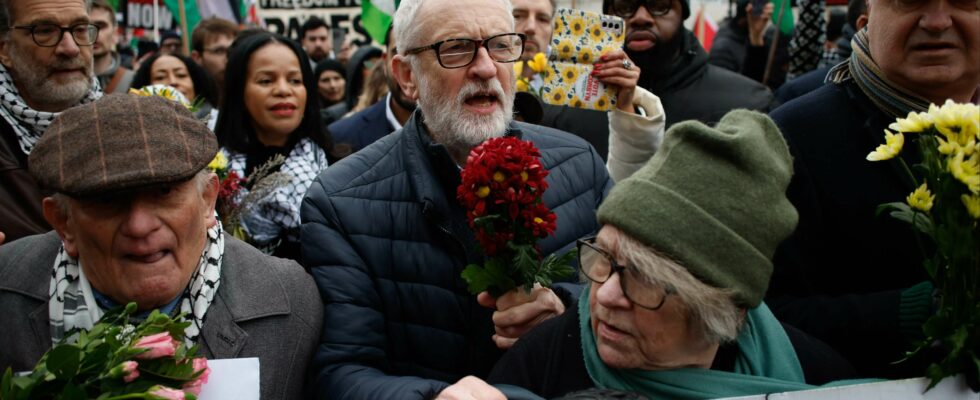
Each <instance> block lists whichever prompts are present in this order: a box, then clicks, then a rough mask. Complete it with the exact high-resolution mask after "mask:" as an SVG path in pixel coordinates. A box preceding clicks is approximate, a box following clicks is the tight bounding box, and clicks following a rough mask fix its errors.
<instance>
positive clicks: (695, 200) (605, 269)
mask: <svg viewBox="0 0 980 400" xmlns="http://www.w3.org/2000/svg"><path fill="white" fill-rule="evenodd" d="M791 175H792V162H791V159H790V156H789V152H788V150H787V147H786V143H785V142H784V141H783V139H782V135H780V133H779V131H778V130H777V129H776V127H775V125H774V124H773V122H772V121H771V120H770V119H769V118H768V117H767V116H765V115H763V114H759V113H755V112H750V111H733V112H731V113H729V114H728V115H726V116H725V117H724V118H723V119H722V120H721V122H719V123H718V125H717V127H715V128H714V129H712V128H709V127H707V126H705V125H703V124H701V123H698V122H685V123H680V124H677V125H676V126H674V127H672V128H671V129H670V130H669V131H668V132H667V134H666V136H665V139H664V144H663V147H662V148H661V149H660V150H659V151H658V153H657V154H656V155H655V156H654V157H653V158H652V159H651V160H650V161H649V162H648V163H647V165H646V166H644V167H643V168H641V169H640V170H639V171H637V172H636V173H635V174H633V175H632V176H631V177H629V178H628V179H625V180H623V181H622V182H620V183H619V184H617V186H615V187H614V188H613V189H612V191H611V192H610V194H609V197H607V198H606V201H605V202H604V203H603V204H602V206H600V207H599V210H598V218H599V222H601V223H602V224H603V228H602V229H601V230H600V231H599V234H598V236H596V237H594V238H589V239H584V240H580V241H579V262H580V267H581V271H582V275H583V278H584V279H587V281H589V282H590V284H589V286H588V287H587V290H584V291H583V293H582V296H581V297H580V299H579V303H578V307H577V309H574V310H573V309H570V310H569V312H566V313H564V315H562V316H560V317H558V318H554V319H552V320H550V321H547V322H545V323H543V324H541V325H540V326H539V327H538V328H536V329H535V330H534V331H532V332H529V333H528V334H527V335H525V336H524V337H522V338H521V340H520V341H518V342H517V344H515V346H514V347H513V348H512V349H511V350H510V351H509V352H508V353H507V354H505V355H504V357H503V358H502V359H501V360H500V361H499V362H498V364H497V365H496V367H495V368H494V370H493V372H492V373H491V374H490V376H489V379H488V381H489V382H490V383H506V384H514V385H518V386H522V387H525V388H527V389H530V390H532V391H534V392H535V393H537V394H538V395H541V396H544V397H554V396H560V395H563V394H565V393H568V392H571V391H575V390H581V389H585V388H590V387H598V388H605V389H617V390H626V391H631V392H636V393H639V394H642V395H645V396H648V397H649V398H670V399H707V398H718V397H731V396H746V395H756V394H766V393H776V392H785V391H794V390H802V389H808V388H812V387H814V386H813V385H816V384H824V383H827V382H830V381H838V380H840V379H846V378H851V377H854V376H855V375H856V374H855V372H854V370H853V368H852V367H851V366H850V364H848V363H847V361H845V360H844V359H843V358H842V357H840V356H839V355H837V354H836V352H834V351H833V350H832V349H831V348H830V347H828V346H827V345H825V344H823V343H821V342H819V341H817V340H815V339H813V338H810V337H807V336H806V335H805V334H803V333H802V332H800V331H798V330H796V329H794V328H792V327H789V326H786V325H783V324H780V323H779V321H777V320H776V319H775V317H773V315H772V313H771V312H770V311H769V309H768V308H767V307H766V305H765V304H764V303H762V297H763V295H764V294H765V290H766V287H767V285H768V283H769V278H770V276H771V275H772V262H771V259H772V254H773V252H774V251H775V249H776V246H777V245H778V244H779V243H780V242H781V241H782V240H783V239H785V238H786V237H787V236H788V235H789V234H790V233H791V232H792V231H793V229H794V228H795V227H796V221H797V214H796V210H795V209H794V208H793V206H792V205H791V204H790V203H789V201H788V200H787V199H786V196H785V192H786V186H787V184H788V183H789V179H790V176H791Z"/></svg>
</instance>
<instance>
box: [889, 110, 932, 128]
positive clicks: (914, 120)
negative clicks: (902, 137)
mask: <svg viewBox="0 0 980 400" xmlns="http://www.w3.org/2000/svg"><path fill="white" fill-rule="evenodd" d="M931 127H932V118H931V117H930V116H929V113H917V112H914V111H913V112H909V115H908V117H905V118H899V119H898V120H896V121H895V122H893V123H891V125H888V129H891V130H893V131H895V132H902V133H914V132H922V131H925V130H926V129H929V128H931Z"/></svg>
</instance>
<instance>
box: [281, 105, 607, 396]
mask: <svg viewBox="0 0 980 400" xmlns="http://www.w3.org/2000/svg"><path fill="white" fill-rule="evenodd" d="M419 116H420V114H419V113H418V112H416V113H415V114H414V115H413V117H412V118H411V119H410V120H409V121H408V123H407V124H406V125H405V128H404V129H402V130H400V131H398V132H395V133H392V134H390V135H388V136H386V137H384V138H382V139H381V140H379V141H377V142H375V143H374V144H372V145H371V146H368V147H367V148H365V149H363V150H361V151H359V152H357V153H355V154H354V155H352V156H350V157H348V158H346V159H344V160H343V161H342V162H339V163H337V164H335V165H333V166H331V167H330V168H329V169H327V170H326V171H324V173H322V174H321V175H320V177H319V178H318V179H317V180H316V181H315V182H314V183H313V186H312V187H311V188H310V190H309V193H308V194H307V197H306V199H305V200H304V201H303V207H302V213H301V214H302V220H303V225H302V228H301V235H302V246H303V247H302V252H303V259H304V261H305V265H306V266H308V267H310V268H311V270H312V273H313V276H314V278H315V280H316V283H317V286H318V287H319V290H320V294H321V296H322V297H323V301H324V321H323V323H324V327H323V334H322V339H321V343H320V347H319V349H318V351H317V354H316V356H315V358H314V361H313V364H312V368H313V371H312V374H313V379H314V382H315V385H316V387H315V388H314V391H315V393H316V395H317V396H318V397H320V398H331V399H340V398H343V399H393V398H398V399H412V398H430V397H433V396H434V395H436V394H437V393H439V392H440V391H441V390H442V389H444V388H445V387H446V386H447V382H455V381H456V380H458V379H459V378H461V377H463V376H466V375H476V376H480V377H485V376H486V374H487V373H488V372H489V371H490V368H491V367H492V366H493V364H494V362H496V360H497V359H498V358H499V357H500V355H501V354H502V352H501V351H500V350H498V349H497V348H496V346H495V345H494V344H493V341H492V340H491V335H493V332H494V329H493V322H492V320H491V314H492V310H489V309H486V308H484V307H481V306H480V305H479V304H477V302H476V296H473V295H471V294H469V293H468V292H467V290H466V283H465V282H464V281H463V280H462V278H460V273H461V272H462V270H463V268H464V267H465V266H466V265H467V264H468V263H471V262H480V261H482V256H481V255H480V254H479V253H477V250H476V247H475V245H474V243H475V242H474V239H473V235H472V233H471V232H470V230H469V228H468V227H467V226H466V222H465V220H464V212H463V211H462V209H461V208H460V206H459V204H458V202H457V201H456V200H455V193H456V186H457V185H458V183H459V169H458V167H457V166H456V164H455V163H453V162H452V160H451V158H450V157H449V155H448V152H447V151H446V149H445V147H443V146H442V145H439V144H435V143H432V142H431V140H430V139H429V136H428V134H427V133H425V132H424V126H423V125H422V124H421V123H420V122H419ZM508 134H511V135H519V136H520V137H522V138H523V139H524V140H531V141H533V142H534V143H535V145H536V146H537V147H538V149H539V150H540V151H541V154H542V162H543V164H544V166H545V168H547V169H549V170H550V174H549V175H548V177H547V180H548V183H549V185H550V187H549V189H548V190H547V191H546V192H545V195H544V201H545V203H546V204H547V205H548V206H549V207H551V209H552V210H553V211H554V212H555V213H556V214H557V217H558V230H557V232H556V233H555V236H553V237H549V238H547V239H545V240H542V241H541V242H540V245H541V248H542V250H543V251H544V252H545V253H551V252H555V251H558V250H562V249H565V248H567V247H568V246H569V245H570V244H573V243H574V241H575V240H576V239H578V238H580V237H582V236H585V235H588V234H589V233H592V232H595V231H597V230H598V225H597V222H596V218H595V209H596V207H597V206H598V205H599V203H600V202H601V201H602V199H603V198H605V195H606V193H607V192H608V190H609V188H610V187H611V186H612V180H610V179H609V177H608V175H607V173H606V169H605V166H604V165H603V163H602V160H601V159H600V158H599V156H598V155H597V154H596V152H595V150H594V149H592V147H591V146H589V144H588V143H586V142H585V141H583V140H582V139H580V138H578V137H576V136H573V135H570V134H567V133H564V132H561V131H557V130H553V129H549V128H543V127H539V126H534V125H528V124H523V123H517V122H515V123H513V124H511V127H510V131H509V133H508ZM284 334H288V333H286V332H284Z"/></svg>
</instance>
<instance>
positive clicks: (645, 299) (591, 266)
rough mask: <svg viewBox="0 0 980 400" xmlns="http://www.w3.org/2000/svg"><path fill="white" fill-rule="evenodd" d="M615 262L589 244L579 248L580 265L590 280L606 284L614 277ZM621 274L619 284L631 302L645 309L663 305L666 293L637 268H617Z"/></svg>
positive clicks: (583, 244)
mask: <svg viewBox="0 0 980 400" xmlns="http://www.w3.org/2000/svg"><path fill="white" fill-rule="evenodd" d="M613 262H614V260H612V259H611V258H610V256H609V255H606V254H604V253H602V252H601V251H599V250H598V249H596V248H594V247H592V245H589V244H588V243H584V242H583V243H582V245H581V246H579V265H580V268H581V269H582V272H583V273H584V274H585V276H586V277H588V278H589V279H590V280H592V281H595V282H597V283H605V282H606V281H607V280H609V278H610V277H612V273H613V269H614V268H613V266H612V264H613ZM615 269H616V270H618V272H619V282H620V286H621V287H622V290H623V295H624V296H626V298H628V299H629V300H630V301H632V302H633V303H635V304H638V305H640V306H642V307H645V308H652V309H656V308H659V307H660V305H662V304H663V300H664V297H665V296H666V292H665V291H664V290H663V289H662V288H660V287H657V286H656V285H653V284H651V283H649V281H647V280H646V278H645V277H643V276H642V275H640V272H639V271H637V269H636V268H632V267H623V268H622V269H620V268H615Z"/></svg>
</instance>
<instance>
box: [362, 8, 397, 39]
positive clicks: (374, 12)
mask: <svg viewBox="0 0 980 400" xmlns="http://www.w3.org/2000/svg"><path fill="white" fill-rule="evenodd" d="M398 3H399V0H361V25H364V29H366V30H367V31H368V34H369V35H371V38H372V39H374V41H376V42H378V43H381V44H385V33H387V32H388V27H389V26H391V20H392V18H393V17H394V15H395V9H396V8H398Z"/></svg>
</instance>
